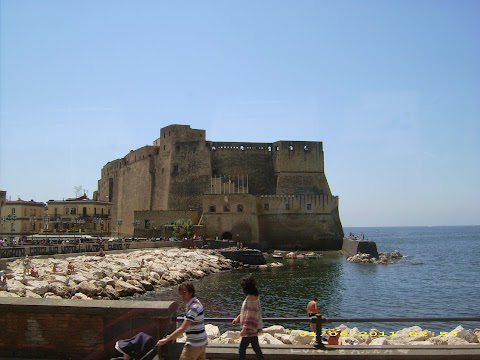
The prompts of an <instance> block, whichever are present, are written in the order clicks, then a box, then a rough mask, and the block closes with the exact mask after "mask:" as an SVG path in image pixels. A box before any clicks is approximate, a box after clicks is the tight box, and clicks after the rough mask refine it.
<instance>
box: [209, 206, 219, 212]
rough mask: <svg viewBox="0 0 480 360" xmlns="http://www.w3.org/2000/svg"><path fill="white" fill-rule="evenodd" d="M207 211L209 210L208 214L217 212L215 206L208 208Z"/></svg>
mask: <svg viewBox="0 0 480 360" xmlns="http://www.w3.org/2000/svg"><path fill="white" fill-rule="evenodd" d="M209 210H210V212H215V211H217V210H216V209H215V206H213V205H211V206H210V209H209Z"/></svg>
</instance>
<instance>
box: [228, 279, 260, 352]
mask: <svg viewBox="0 0 480 360" xmlns="http://www.w3.org/2000/svg"><path fill="white" fill-rule="evenodd" d="M240 286H241V287H242V289H243V292H244V293H245V295H247V297H246V298H245V300H244V301H243V304H242V309H241V311H240V315H238V316H237V317H236V318H235V319H234V320H233V321H232V324H233V325H237V324H240V325H241V326H242V329H241V331H240V335H241V336H242V341H241V342H240V346H239V348H238V353H239V356H238V359H239V360H245V358H246V354H247V347H248V345H250V344H252V348H253V351H255V354H257V360H263V353H262V349H260V345H259V343H258V333H259V332H260V331H261V330H262V329H263V321H262V312H261V309H260V300H259V296H258V294H259V293H258V289H257V284H256V282H255V279H254V278H253V276H251V275H249V276H245V277H243V278H242V279H241V280H240Z"/></svg>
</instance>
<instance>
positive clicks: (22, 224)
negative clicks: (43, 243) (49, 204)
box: [0, 192, 45, 240]
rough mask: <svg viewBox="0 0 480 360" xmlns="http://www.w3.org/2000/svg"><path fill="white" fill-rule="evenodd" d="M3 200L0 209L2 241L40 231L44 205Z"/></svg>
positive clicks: (24, 201) (34, 202)
mask: <svg viewBox="0 0 480 360" xmlns="http://www.w3.org/2000/svg"><path fill="white" fill-rule="evenodd" d="M4 193H5V198H4V200H3V202H2V206H1V207H0V209H1V210H0V211H1V215H0V226H1V230H0V231H1V237H2V238H3V239H7V240H9V239H13V238H20V237H23V236H28V235H32V234H36V233H38V232H40V231H41V229H42V224H43V214H44V211H45V204H44V203H42V202H36V201H33V200H30V201H26V200H20V199H19V200H15V201H8V200H6V192H4Z"/></svg>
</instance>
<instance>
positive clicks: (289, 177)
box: [273, 141, 331, 195]
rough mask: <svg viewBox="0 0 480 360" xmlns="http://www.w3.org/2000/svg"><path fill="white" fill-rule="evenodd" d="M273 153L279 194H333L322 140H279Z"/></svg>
mask: <svg viewBox="0 0 480 360" xmlns="http://www.w3.org/2000/svg"><path fill="white" fill-rule="evenodd" d="M273 154H274V168H275V173H276V175H277V194H281V195H290V194H312V195H331V191H330V187H329V186H328V182H327V179H326V177H325V173H324V161H323V144H322V143H321V142H312V141H278V142H275V143H273Z"/></svg>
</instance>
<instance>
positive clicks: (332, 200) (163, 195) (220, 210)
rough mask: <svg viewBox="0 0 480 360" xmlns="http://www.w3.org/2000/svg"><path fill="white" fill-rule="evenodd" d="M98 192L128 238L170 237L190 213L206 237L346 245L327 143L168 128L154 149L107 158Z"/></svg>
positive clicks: (274, 244)
mask: <svg viewBox="0 0 480 360" xmlns="http://www.w3.org/2000/svg"><path fill="white" fill-rule="evenodd" d="M96 196H97V200H102V201H108V202H111V203H112V210H111V211H112V213H111V217H112V226H113V225H114V224H118V227H119V228H118V229H117V230H118V233H119V234H120V227H121V229H122V231H121V233H122V235H124V236H138V235H139V234H146V235H148V234H149V235H152V234H163V235H165V230H166V229H167V228H168V226H170V224H172V223H173V222H174V221H176V220H178V219H180V218H189V219H191V220H192V222H193V223H194V224H195V225H198V226H196V227H195V229H196V231H197V234H199V235H204V236H205V237H206V238H207V239H209V238H213V239H215V238H218V239H232V240H234V241H238V242H243V243H259V244H261V245H267V246H268V247H269V248H274V249H285V250H287V249H298V250H338V249H341V246H342V238H343V229H342V224H341V222H340V216H339V212H338V197H337V196H333V195H332V194H331V191H330V187H329V185H328V182H327V178H326V177H325V172H324V155H323V147H322V142H311V141H277V142H273V143H247V142H214V141H207V140H206V132H205V130H200V129H192V128H190V126H188V125H169V126H166V127H164V128H162V129H160V137H159V138H158V139H156V140H155V141H154V142H153V145H152V146H145V147H142V148H139V149H137V150H131V151H130V153H128V154H127V155H126V156H125V157H123V158H121V159H117V160H114V161H111V162H109V163H107V164H106V165H105V166H104V167H103V168H102V173H101V179H100V180H99V181H98V191H97V194H96Z"/></svg>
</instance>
